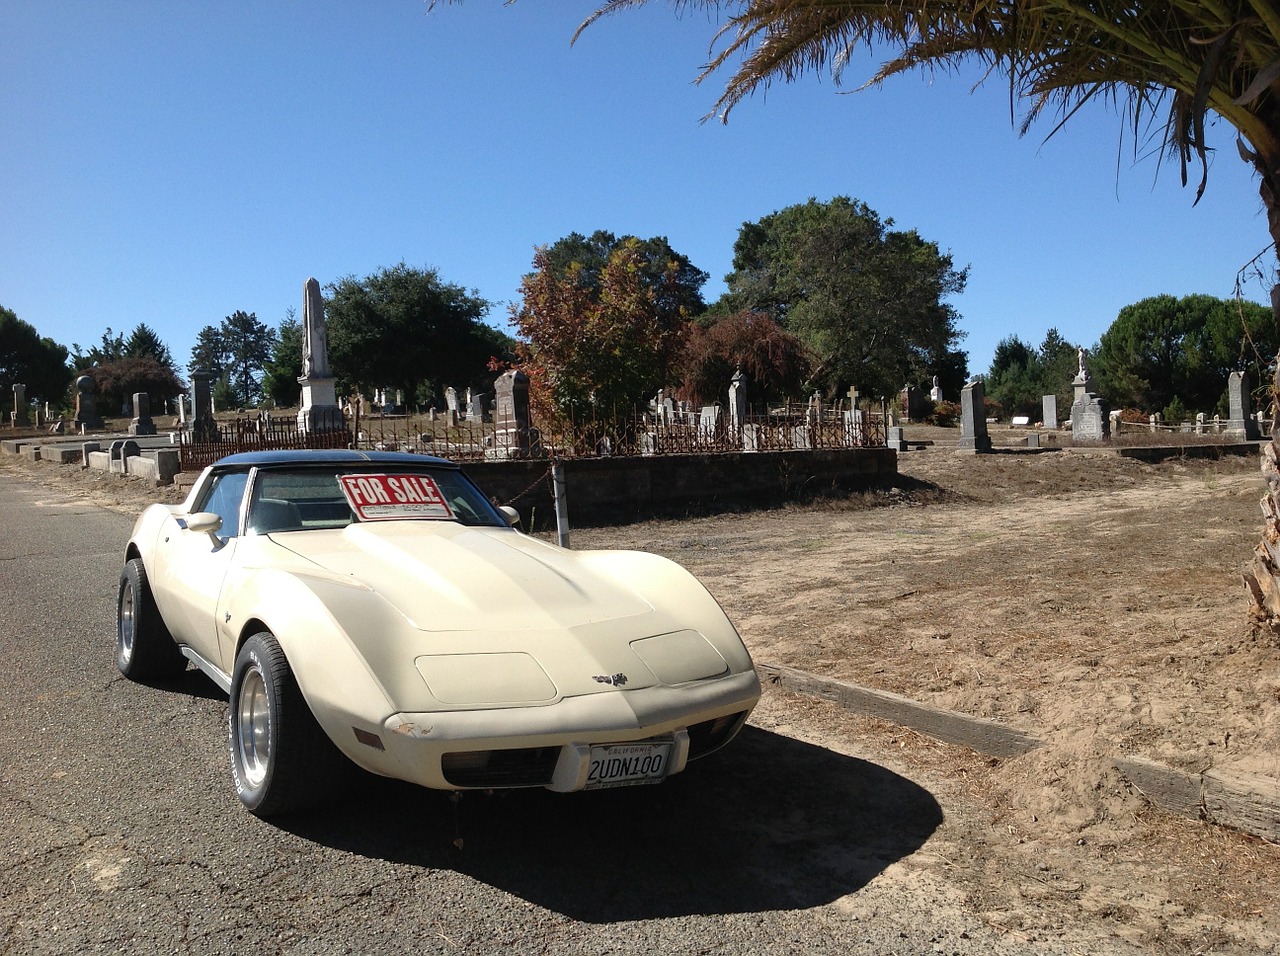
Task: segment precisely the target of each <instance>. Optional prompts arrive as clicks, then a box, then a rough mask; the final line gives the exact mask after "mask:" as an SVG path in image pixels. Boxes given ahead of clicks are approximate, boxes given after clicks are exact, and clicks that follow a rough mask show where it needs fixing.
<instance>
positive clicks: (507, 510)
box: [498, 505, 520, 528]
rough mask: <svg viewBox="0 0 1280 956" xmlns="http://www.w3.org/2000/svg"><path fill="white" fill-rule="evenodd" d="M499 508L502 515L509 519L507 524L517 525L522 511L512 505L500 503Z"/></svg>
mask: <svg viewBox="0 0 1280 956" xmlns="http://www.w3.org/2000/svg"><path fill="white" fill-rule="evenodd" d="M498 510H499V511H500V512H502V517H504V518H506V519H507V524H509V525H511V527H513V528H514V527H515V526H516V525H518V524H519V523H520V512H518V511H516V509H515V508H513V507H511V506H510V505H499V506H498Z"/></svg>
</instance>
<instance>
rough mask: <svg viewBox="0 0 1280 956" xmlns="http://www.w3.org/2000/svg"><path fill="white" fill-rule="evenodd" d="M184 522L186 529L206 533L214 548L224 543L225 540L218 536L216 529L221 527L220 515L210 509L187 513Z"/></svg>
mask: <svg viewBox="0 0 1280 956" xmlns="http://www.w3.org/2000/svg"><path fill="white" fill-rule="evenodd" d="M184 523H185V524H186V526H187V530H188V531H195V532H198V533H200V534H207V535H208V536H209V540H210V541H212V542H213V546H214V547H215V548H220V547H222V546H223V545H224V544H226V542H225V541H223V540H222V539H221V538H219V537H218V530H219V529H220V528H221V527H222V516H221V515H216V514H214V513H213V512H212V511H197V512H196V513H195V514H192V515H187V517H186V518H185V519H184Z"/></svg>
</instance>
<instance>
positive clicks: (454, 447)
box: [179, 405, 885, 471]
mask: <svg viewBox="0 0 1280 956" xmlns="http://www.w3.org/2000/svg"><path fill="white" fill-rule="evenodd" d="M714 408H715V410H714V411H712V410H711V408H708V409H700V410H697V411H688V410H684V411H682V410H663V411H661V412H658V411H654V410H653V409H650V410H649V411H647V412H639V411H637V412H633V413H631V414H630V415H627V416H622V417H617V418H603V417H602V418H597V419H591V420H589V421H565V422H562V423H559V424H555V425H544V426H543V427H534V428H530V429H528V430H527V431H520V432H516V431H515V430H514V429H512V428H510V427H506V428H502V427H499V425H498V424H496V423H494V422H492V421H485V422H480V421H474V420H470V419H460V420H457V421H456V423H455V422H454V421H453V420H452V419H451V417H448V416H442V415H439V414H436V415H434V416H433V415H382V414H379V415H374V416H367V417H363V418H360V419H358V420H356V421H355V422H351V423H349V425H350V428H351V430H338V431H330V432H300V431H299V430H298V426H297V422H296V420H294V419H291V418H281V419H271V418H266V417H263V418H256V419H255V418H247V419H237V420H235V421H231V422H222V423H218V427H217V433H216V434H212V433H211V434H209V435H207V436H204V437H202V438H192V437H190V436H184V437H183V438H182V440H181V443H180V445H179V454H180V457H181V462H182V469H183V470H184V471H192V470H198V469H200V468H203V467H205V466H206V465H208V464H210V463H212V462H213V461H216V460H217V459H218V458H220V457H222V456H223V455H229V454H233V453H236V452H242V451H266V450H271V449H283V448H362V449H367V450H381V451H407V452H415V453H418V454H427V455H437V456H439V457H441V458H448V459H450V460H453V461H476V460H483V459H495V458H496V459H501V458H523V457H533V458H551V457H554V458H600V457H610V456H653V455H714V454H727V453H738V452H768V451H809V450H817V449H841V448H865V447H872V446H877V445H883V444H884V443H885V427H884V421H883V419H882V418H881V417H880V416H879V415H878V414H874V413H869V412H865V411H863V412H859V413H858V414H857V415H852V414H850V412H849V410H848V409H847V408H843V407H842V406H839V405H837V406H833V407H829V408H823V409H818V408H814V407H811V406H807V405H794V406H783V407H775V408H771V409H762V410H752V411H749V412H748V413H747V414H745V415H743V416H742V418H741V419H740V420H737V421H733V420H731V419H730V418H729V416H728V415H727V413H726V411H725V410H724V409H723V408H720V407H718V406H714Z"/></svg>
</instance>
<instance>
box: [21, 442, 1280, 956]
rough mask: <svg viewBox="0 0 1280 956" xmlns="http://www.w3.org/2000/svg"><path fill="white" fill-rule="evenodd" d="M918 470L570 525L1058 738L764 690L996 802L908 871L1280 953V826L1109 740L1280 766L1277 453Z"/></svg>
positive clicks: (1150, 938) (1067, 915)
mask: <svg viewBox="0 0 1280 956" xmlns="http://www.w3.org/2000/svg"><path fill="white" fill-rule="evenodd" d="M909 434H910V433H909ZM0 468H3V469H5V470H8V471H21V472H23V473H27V474H30V475H33V476H35V477H37V478H38V479H40V480H42V481H46V482H52V483H55V484H57V485H58V487H59V488H61V489H62V490H64V491H67V492H69V493H71V494H75V495H83V496H86V497H91V498H93V499H94V500H97V501H99V502H101V503H103V504H105V505H107V506H108V507H113V508H116V509H118V510H121V511H125V512H136V511H138V510H139V508H140V505H141V503H143V502H145V501H146V500H156V499H157V497H159V498H160V499H161V500H171V501H172V500H180V498H181V495H180V494H179V493H178V492H176V491H173V490H160V491H158V492H157V491H156V490H154V489H147V488H145V487H144V486H142V485H141V484H140V483H138V482H136V481H132V480H129V479H123V478H119V477H115V476H107V475H104V474H101V473H94V472H85V471H81V470H80V469H79V468H78V467H74V466H57V465H47V464H33V463H30V462H27V461H25V460H24V459H19V458H17V457H15V456H0ZM899 468H900V472H901V473H902V474H903V475H904V476H908V477H910V478H912V479H915V480H916V482H917V484H916V485H915V486H914V487H912V488H910V489H907V490H905V491H904V490H896V491H892V492H886V493H876V494H865V495H855V496H851V497H850V498H849V499H848V500H845V501H836V502H824V503H819V504H815V505H810V506H805V507H799V506H789V507H785V508H780V509H775V510H768V511H759V512H750V513H743V514H733V515H723V516H716V517H701V518H690V519H685V520H679V521H665V520H664V521H654V522H648V523H643V524H636V525H630V526H624V527H614V528H581V529H574V530H573V540H572V543H573V546H574V547H575V548H597V547H607V548H613V547H623V548H641V549H644V550H649V551H655V552H658V553H661V554H665V555H667V556H669V557H671V558H674V559H675V560H677V561H679V562H680V563H681V564H683V565H685V566H686V567H688V568H689V569H690V570H692V571H693V572H694V573H695V574H696V575H697V576H698V577H699V578H700V579H701V580H702V581H703V582H704V583H705V584H706V585H707V587H708V588H709V589H710V590H711V592H712V593H713V594H714V595H715V596H716V597H717V599H719V601H720V602H721V603H722V604H723V606H724V607H725V609H726V611H727V612H728V613H729V615H730V617H731V618H733V619H734V621H735V622H736V623H737V625H738V628H739V630H740V631H741V633H742V635H743V637H744V639H745V640H746V642H747V644H748V646H749V647H750V649H751V652H752V654H753V655H754V656H755V658H756V660H757V661H760V662H767V663H776V664H783V665H787V666H791V667H796V668H800V669H803V670H808V671H812V672H814V673H817V674H821V675H825V676H830V677H837V678H841V679H845V680H849V681H852V682H854V683H858V684H862V685H866V686H870V687H876V688H881V689H885V690H890V691H894V692H896V693H899V694H903V695H905V696H907V697H910V698H913V699H915V700H919V701H923V702H928V703H931V704H935V705H937V706H940V707H945V708H950V709H953V710H958V711H963V712H965V713H969V714H974V715H980V716H985V717H990V718H994V719H997V720H1000V721H1003V722H1006V723H1008V724H1009V725H1010V726H1013V727H1016V728H1018V729H1022V730H1025V731H1027V732H1029V733H1032V734H1035V735H1037V736H1039V737H1041V738H1042V739H1043V740H1044V741H1045V746H1044V747H1042V748H1041V749H1039V750H1037V751H1034V752H1032V753H1031V754H1028V755H1026V756H1024V757H1019V758H1014V759H1008V760H994V759H989V758H984V757H981V756H979V755H976V754H974V753H973V752H971V751H967V750H964V749H962V748H958V747H951V746H948V745H944V744H939V743H937V742H935V741H933V740H931V739H929V738H926V737H923V736H921V735H919V734H916V733H914V732H912V731H909V730H905V729H903V728H900V727H896V726H892V725H888V724H885V723H882V722H879V721H874V720H870V719H866V718H858V717H853V716H850V715H848V714H845V713H842V712H840V711H838V710H836V709H835V708H834V707H832V706H831V705H829V704H826V703H824V702H820V701H810V700H805V699H802V698H798V697H785V696H783V695H777V694H772V695H767V696H766V701H765V702H764V703H763V704H762V706H761V708H760V710H759V711H758V713H757V716H756V718H755V720H756V721H757V722H760V723H761V725H762V726H767V727H769V728H770V729H777V730H780V731H781V732H786V731H787V730H788V728H789V727H790V726H791V725H792V724H793V723H794V724H796V725H797V727H798V729H800V730H801V731H802V732H803V733H804V735H805V736H806V738H807V739H810V740H811V741H814V742H818V743H822V742H826V743H828V744H829V745H830V746H831V747H832V749H836V750H842V749H847V748H848V746H849V744H848V742H849V741H850V740H874V741H875V744H876V746H880V747H886V748H890V749H893V750H894V751H896V753H897V756H898V757H899V758H900V759H901V760H902V761H904V762H905V763H906V764H907V765H909V766H913V767H917V768H919V769H921V770H927V771H928V772H929V773H930V774H931V775H933V776H934V777H935V778H937V779H939V780H942V781H945V782H946V786H947V787H950V788H954V790H955V792H956V793H960V794H963V795H965V796H966V797H968V798H972V799H971V801H970V802H971V804H972V806H974V807H976V808H977V809H976V810H974V811H973V812H972V813H970V814H969V815H963V814H962V815H960V817H959V818H957V819H954V820H952V821H950V822H949V825H948V826H947V827H944V828H943V829H942V830H941V831H939V834H938V835H937V836H936V837H935V839H933V840H931V841H930V843H929V844H928V845H927V846H926V847H925V848H924V849H923V850H922V851H921V852H920V853H918V854H916V855H915V856H914V857H913V858H912V859H911V860H910V861H907V862H906V863H905V864H904V865H903V868H902V870H901V872H900V873H899V868H898V867H895V868H894V869H893V870H891V871H890V877H891V878H893V874H898V875H899V876H900V877H901V878H904V879H906V878H910V873H911V870H912V868H917V869H929V870H930V871H932V872H935V873H937V872H941V873H943V874H945V876H946V877H947V879H949V880H951V881H952V882H953V884H954V885H955V886H956V887H957V888H958V889H959V891H960V892H962V893H963V894H964V895H965V898H966V900H967V903H968V905H969V906H971V907H974V908H976V909H977V910H978V911H979V912H982V913H984V914H985V915H986V916H987V918H988V919H989V921H990V922H992V924H993V925H996V926H1000V927H1002V928H1004V929H1006V930H1008V931H1009V932H1011V933H1015V934H1022V935H1025V936H1026V938H1028V939H1037V938H1048V939H1051V938H1055V937H1056V936H1058V935H1059V934H1060V933H1062V932H1064V931H1065V930H1064V927H1067V926H1070V925H1071V924H1072V923H1073V922H1077V921H1079V920H1080V919H1083V918H1086V917H1087V918H1089V919H1090V920H1091V921H1093V922H1094V923H1097V924H1098V925H1103V926H1106V927H1109V929H1108V932H1109V933H1110V934H1112V935H1113V936H1114V938H1116V939H1122V940H1126V941H1127V942H1129V943H1132V944H1134V945H1137V946H1140V947H1142V948H1143V949H1148V950H1150V951H1159V952H1168V953H1193V952H1195V953H1201V952H1272V953H1280V924H1277V922H1276V921H1275V919H1274V914H1275V913H1276V912H1277V904H1280V880H1277V878H1276V875H1275V874H1276V873H1277V872H1280V847H1277V846H1275V845H1273V844H1268V843H1266V842H1265V841H1261V840H1258V839H1256V838H1252V837H1246V836H1243V835H1240V834H1236V833H1233V832H1231V831H1229V830H1224V829H1222V828H1218V827H1211V826H1206V825H1204V824H1201V823H1198V822H1196V821H1192V820H1183V819H1180V818H1176V817H1172V816H1169V815H1167V814H1163V813H1159V812H1157V811H1154V810H1153V809H1152V808H1151V807H1150V805H1149V804H1147V803H1146V801H1145V800H1144V799H1143V798H1142V797H1141V795H1140V794H1139V793H1137V791H1135V790H1133V789H1132V788H1131V787H1130V786H1129V785H1128V784H1127V783H1126V782H1125V781H1124V780H1123V779H1122V778H1121V777H1120V775H1119V774H1118V773H1117V772H1116V771H1115V770H1114V769H1113V768H1112V766H1111V763H1110V760H1111V758H1112V757H1114V756H1116V755H1118V754H1122V753H1124V754H1134V755H1140V756H1144V757H1149V758H1152V759H1155V760H1159V761H1161V762H1163V763H1165V764H1168V765H1170V766H1174V767H1178V768H1182V769H1185V770H1189V771H1200V770H1204V769H1207V768H1210V767H1214V768H1219V769H1221V770H1223V771H1226V772H1230V773H1241V774H1256V775H1259V776H1263V777H1267V778H1270V779H1273V780H1274V779H1280V644H1278V642H1277V640H1276V638H1275V637H1273V636H1270V635H1266V634H1262V635H1259V634H1255V633H1253V631H1252V630H1251V628H1250V625H1249V620H1248V615H1247V605H1246V596H1245V589H1244V586H1243V584H1242V582H1241V579H1240V573H1239V571H1240V567H1241V566H1242V564H1243V563H1244V562H1245V561H1246V559H1247V558H1248V557H1249V555H1250V553H1251V551H1252V549H1253V546H1254V544H1255V543H1256V541H1257V538H1258V534H1259V527H1260V518H1259V515H1260V512H1259V508H1258V502H1259V499H1260V498H1261V495H1262V491H1263V485H1262V481H1261V478H1260V475H1259V471H1258V463H1257V459H1256V457H1252V456H1246V457H1227V458H1224V459H1222V460H1220V461H1197V460H1189V459H1188V460H1173V461H1169V462H1165V463H1162V464H1159V465H1146V464H1142V463H1140V462H1137V461H1135V460H1132V459H1125V458H1118V457H1114V456H1107V455H1097V454H1087V453H1081V452H1080V451H1078V450H1077V451H1071V452H1067V451H1055V452H1050V453H1045V454H1039V455H1032V454H1011V453H1006V454H995V455H989V456H960V455H957V454H955V453H954V452H953V451H951V450H949V449H945V448H943V447H938V448H933V449H927V450H924V451H912V452H908V453H906V454H903V455H902V456H900V459H899ZM771 698H772V700H771ZM780 701H781V702H780ZM1084 951H1089V950H1084ZM1092 951H1095V952H1096V951H1102V949H1101V948H1099V949H1093V950H1092Z"/></svg>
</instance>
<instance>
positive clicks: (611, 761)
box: [586, 740, 671, 790]
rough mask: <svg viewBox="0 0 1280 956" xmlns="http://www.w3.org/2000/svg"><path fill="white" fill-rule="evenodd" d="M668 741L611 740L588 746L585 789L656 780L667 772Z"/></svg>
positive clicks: (669, 752) (627, 785)
mask: <svg viewBox="0 0 1280 956" xmlns="http://www.w3.org/2000/svg"><path fill="white" fill-rule="evenodd" d="M670 760H671V741H669V740H668V741H663V742H659V743H645V744H610V745H608V746H602V747H592V748H591V768H590V769H589V770H588V771H587V787H586V789H588V790H603V789H604V788H606V787H629V786H633V785H635V784H643V783H657V782H658V781H659V780H661V779H662V778H663V777H665V776H666V775H667V764H668V763H669V761H670Z"/></svg>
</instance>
